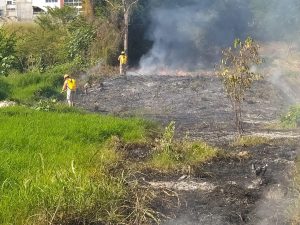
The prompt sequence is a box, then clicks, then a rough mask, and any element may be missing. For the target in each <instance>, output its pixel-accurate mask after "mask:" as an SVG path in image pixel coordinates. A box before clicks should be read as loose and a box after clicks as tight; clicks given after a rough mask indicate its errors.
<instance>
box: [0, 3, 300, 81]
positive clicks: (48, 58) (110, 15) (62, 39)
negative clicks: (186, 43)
mask: <svg viewBox="0 0 300 225" xmlns="http://www.w3.org/2000/svg"><path fill="white" fill-rule="evenodd" d="M127 1H129V0H127ZM86 2H87V1H86ZM92 3H93V4H92V9H89V10H92V13H88V7H85V9H84V10H85V11H84V13H83V14H82V15H79V14H78V13H77V11H76V10H75V9H73V8H69V7H64V8H62V9H49V11H48V13H46V14H42V15H40V16H38V17H37V18H36V20H35V23H34V24H32V23H31V24H24V23H20V24H15V23H14V24H7V25H5V26H4V27H3V28H2V29H1V30H0V37H1V38H0V51H1V55H0V61H1V63H0V65H1V66H0V72H1V74H4V75H7V74H8V72H9V71H11V69H14V70H18V71H20V72H25V71H28V70H32V69H38V70H39V71H44V70H45V69H47V68H49V67H53V66H56V65H58V64H64V63H68V62H73V63H75V64H76V65H78V66H79V67H80V68H84V66H90V65H94V64H96V63H99V62H102V63H103V64H106V65H109V66H116V65H117V63H118V62H117V56H118V54H119V52H120V51H121V50H122V49H123V42H122V38H123V34H124V21H123V11H122V10H123V9H122V1H121V0H111V1H109V2H108V1H105V0H94V1H92ZM193 3H195V4H199V2H198V1H196V0H188V1H184V3H183V2H182V1H178V0H175V1H170V0H160V1H158V0H140V1H138V3H137V4H135V7H133V10H132V13H131V16H130V23H129V48H128V53H129V58H130V64H131V65H137V63H138V61H139V59H140V57H141V56H142V55H143V54H145V53H146V52H147V51H148V50H149V49H150V48H151V46H152V42H151V41H150V40H148V39H147V32H148V31H149V28H151V11H152V9H153V8H159V7H161V8H167V7H172V8H174V7H175V8H176V7H178V8H180V7H184V6H185V5H188V4H193ZM201 4H202V5H203V6H202V7H203V8H209V9H211V10H214V9H218V11H219V12H220V13H223V14H224V13H225V12H226V14H228V13H231V14H232V16H233V15H244V17H245V16H247V22H245V23H240V24H239V26H240V25H242V26H243V27H242V28H241V29H239V30H241V31H240V32H243V33H247V34H248V35H249V33H251V34H255V35H256V36H257V37H258V38H260V39H264V38H265V39H268V40H269V39H270V38H273V39H278V38H281V37H283V36H285V37H287V36H289V35H290V36H292V38H293V37H294V36H295V33H294V32H291V30H293V31H297V30H298V29H299V21H300V16H299V15H300V14H299V13H297V12H300V3H298V2H296V1H294V0H286V1H279V0H266V1H263V2H261V1H259V0H251V1H248V2H247V3H245V2H243V1H241V0H232V1H224V2H223V1H222V2H220V1H216V0H213V1H203V2H202V3H201ZM282 9H285V10H282ZM270 10H272V11H274V12H276V13H270V12H269V11H270ZM281 12H292V13H290V14H288V15H287V14H285V15H282V13H281ZM91 15H92V16H91ZM224 15H225V14H224ZM192 16H193V15H191V17H192ZM274 21H275V22H274ZM215 26H218V24H215ZM291 27H292V29H291ZM150 30H151V29H150ZM262 30H263V31H264V32H263V35H262V33H261V32H259V31H262ZM267 34H270V35H267ZM236 35H239V34H236ZM203 41H205V40H203Z"/></svg>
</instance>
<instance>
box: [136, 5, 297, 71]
mask: <svg viewBox="0 0 300 225" xmlns="http://www.w3.org/2000/svg"><path fill="white" fill-rule="evenodd" d="M296 4H297V5H296ZM150 5H151V7H150V8H151V13H150V21H151V25H150V29H149V31H148V39H149V40H151V41H153V46H152V48H151V50H150V51H149V52H148V53H147V54H145V55H144V56H143V57H142V58H141V60H140V73H142V74H151V73H157V72H158V71H162V70H164V69H166V70H170V71H174V70H185V71H194V70H199V69H207V68H212V67H213V66H214V65H215V64H216V62H218V60H219V59H220V52H221V50H222V48H224V47H228V46H230V45H231V43H232V42H233V40H234V39H235V38H241V39H243V38H245V37H246V36H252V37H254V38H257V39H259V40H261V41H266V40H270V39H272V40H287V39H288V38H289V37H294V36H293V35H294V34H295V27H296V26H298V27H299V25H298V21H299V19H300V17H299V16H298V14H299V12H300V10H299V7H300V6H299V7H298V8H297V6H298V5H299V3H297V1H296V0H284V1H280V0H265V1H261V0H249V1H244V0H222V1H220V0H202V1H199V0H185V1H182V0H173V1H170V0H161V2H160V3H157V2H156V1H153V0H152V1H151V0H150Z"/></svg>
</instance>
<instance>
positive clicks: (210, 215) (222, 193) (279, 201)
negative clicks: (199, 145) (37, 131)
mask: <svg viewBox="0 0 300 225" xmlns="http://www.w3.org/2000/svg"><path fill="white" fill-rule="evenodd" d="M78 103H79V105H80V106H82V107H84V108H86V109H89V110H91V111H95V112H99V113H108V114H116V115H119V116H132V115H135V116H141V117H144V118H147V119H152V120H155V121H158V122H160V123H162V124H163V125H166V124H168V123H169V122H170V121H175V122H176V129H177V130H176V131H177V134H178V136H179V137H183V136H185V135H186V133H187V132H188V133H189V134H188V135H189V137H190V138H191V139H204V140H206V141H208V142H210V143H211V144H213V145H217V146H221V147H222V148H223V149H225V150H226V151H228V152H233V153H238V152H242V151H247V152H249V157H245V158H244V157H241V158H230V157H229V158H221V159H220V158H219V159H215V160H212V161H211V162H208V163H206V164H205V165H199V166H195V167H193V168H192V170H193V173H192V175H191V176H185V177H184V178H183V179H184V181H186V185H187V189H185V190H178V189H177V190H176V189H174V192H176V193H177V194H178V199H176V200H174V204H171V205H173V207H169V206H170V204H166V203H164V201H163V200H162V199H161V200H160V201H157V204H156V205H155V207H156V209H157V210H158V211H161V212H162V213H164V214H166V215H171V217H172V219H169V220H167V221H166V222H165V224H167V225H183V224H184V225H196V224H201V225H210V224H213V225H225V224H251V225H255V224H261V225H263V224H266V225H267V224H278V225H283V224H289V216H290V215H289V214H288V213H287V212H288V211H289V210H287V209H288V208H290V207H291V205H292V204H293V198H292V194H293V193H291V191H290V188H289V187H290V179H291V173H292V171H293V167H294V161H295V158H296V155H297V149H298V141H299V138H297V133H293V132H292V134H293V135H294V136H293V135H292V136H293V137H292V136H291V132H286V131H281V130H277V133H276V134H275V131H274V130H270V129H267V128H266V127H267V125H268V124H270V123H271V122H272V121H274V120H276V119H278V118H279V117H280V115H281V114H282V113H283V112H284V111H285V110H286V109H287V107H288V106H289V99H288V98H287V96H286V95H285V94H284V93H282V92H281V91H279V90H277V89H276V88H275V87H274V86H273V85H272V84H271V83H269V82H267V81H260V82H257V83H256V84H255V85H254V88H253V89H252V90H251V91H249V92H248V93H247V95H246V96H245V102H244V105H243V107H244V112H243V114H244V127H245V129H246V131H247V132H248V133H251V134H255V133H260V134H267V135H268V136H269V137H271V138H274V139H275V141H273V142H270V143H268V144H263V145H258V146H255V147H243V146H241V147H231V146H230V145H228V143H229V142H230V141H232V139H233V136H234V134H235V133H234V131H235V129H234V123H233V115H232V110H231V107H230V104H229V101H228V99H227V98H226V95H225V94H224V92H223V88H222V85H221V82H220V81H219V80H218V78H216V77H214V76H193V77H192V76H190V77H178V76H127V77H118V78H114V79H109V80H105V81H104V82H103V83H102V84H94V85H93V86H92V88H90V89H89V90H88V94H82V95H80V96H79V99H78ZM144 148H145V151H144V150H143V149H144ZM124 150H125V151H126V152H127V153H126V154H128V158H129V159H131V160H144V159H145V158H147V157H148V156H149V154H151V153H150V152H151V151H150V149H149V148H148V147H145V146H142V145H141V146H139V145H132V146H127V148H126V149H124ZM252 164H255V165H256V167H261V166H264V165H266V164H267V165H268V166H267V170H266V172H265V174H263V175H259V176H257V175H255V173H253V170H252V169H251V167H252ZM182 175H185V174H184V171H182V172H181V173H180V172H179V173H178V172H176V173H174V174H170V175H166V174H165V177H164V175H163V174H157V176H155V174H154V175H153V171H149V174H148V176H147V173H146V174H145V177H144V180H146V182H159V181H173V182H179V180H180V179H181V178H182ZM189 182H190V183H189ZM191 182H194V184H195V183H204V184H209V185H208V186H209V187H214V188H211V189H209V188H208V189H205V190H194V189H190V190H189V185H190V184H191ZM177 200H179V203H180V204H178V201H177Z"/></svg>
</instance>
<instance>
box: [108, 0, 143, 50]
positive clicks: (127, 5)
mask: <svg viewBox="0 0 300 225" xmlns="http://www.w3.org/2000/svg"><path fill="white" fill-rule="evenodd" d="M121 1H122V2H117V3H115V4H114V3H113V1H111V0H105V2H107V3H109V5H111V6H112V8H113V9H116V10H122V12H123V34H124V36H123V47H124V51H126V53H127V55H128V27H129V20H130V15H131V13H132V8H133V6H134V5H136V4H137V3H138V1H139V0H121Z"/></svg>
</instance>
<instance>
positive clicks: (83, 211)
mask: <svg viewBox="0 0 300 225" xmlns="http://www.w3.org/2000/svg"><path fill="white" fill-rule="evenodd" d="M0 121H1V129H0V140H1V142H0V187H1V189H0V224H15V225H17V224H20V225H21V224H52V223H57V224H58V223H61V222H62V221H64V222H66V221H67V222H70V220H76V218H80V221H85V222H92V221H99V220H104V221H110V222H113V221H118V219H120V218H121V217H122V216H121V215H120V214H122V213H121V210H119V207H120V205H122V203H121V202H122V201H124V199H125V197H126V189H125V188H124V186H123V180H122V177H112V176H109V169H110V168H111V167H113V166H114V164H116V163H117V161H118V160H119V158H120V154H117V153H116V152H115V151H114V150H112V149H109V148H107V147H106V144H105V143H107V141H109V139H110V138H111V137H112V136H118V137H119V138H121V139H123V140H124V141H144V140H145V139H146V136H147V134H146V130H147V126H148V124H147V123H146V122H144V121H142V120H139V119H118V118H115V117H110V116H99V115H93V114H85V113H78V112H66V113H63V112H42V111H36V110H32V109H28V108H25V107H13V108H6V109H0ZM78 220H79V219H78ZM71 223H72V222H71Z"/></svg>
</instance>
